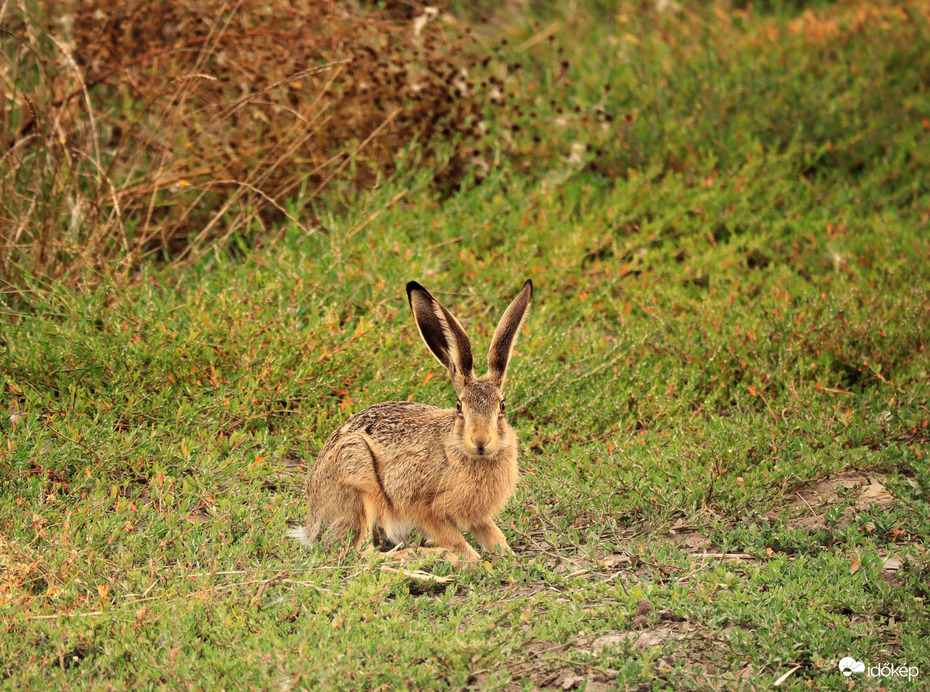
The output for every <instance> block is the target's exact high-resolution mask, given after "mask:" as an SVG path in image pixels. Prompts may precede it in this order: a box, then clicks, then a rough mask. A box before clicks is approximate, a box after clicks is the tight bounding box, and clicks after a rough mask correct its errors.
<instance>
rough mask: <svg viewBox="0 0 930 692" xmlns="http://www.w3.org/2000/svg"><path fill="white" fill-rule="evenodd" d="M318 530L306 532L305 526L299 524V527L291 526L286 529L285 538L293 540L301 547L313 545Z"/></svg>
mask: <svg viewBox="0 0 930 692" xmlns="http://www.w3.org/2000/svg"><path fill="white" fill-rule="evenodd" d="M319 533H320V531H319V529H316V530H314V531H308V530H307V525H306V524H301V525H300V526H293V527H291V528H290V529H288V532H287V536H288V538H293V539H294V540H296V541H297V542H298V543H300V544H301V545H307V546H309V545H313V541H314V540H316V538H317V536H318V535H319Z"/></svg>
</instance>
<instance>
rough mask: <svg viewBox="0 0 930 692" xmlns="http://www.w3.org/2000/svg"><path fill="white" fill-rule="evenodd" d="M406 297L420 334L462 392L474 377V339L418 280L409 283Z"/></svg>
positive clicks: (453, 383) (457, 390)
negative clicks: (472, 342)
mask: <svg viewBox="0 0 930 692" xmlns="http://www.w3.org/2000/svg"><path fill="white" fill-rule="evenodd" d="M407 299H408V300H409V301H410V309H411V310H413V319H415V320H416V323H417V328H418V329H419V330H420V336H422V337H423V341H425V342H426V345H427V346H428V347H429V350H430V351H432V352H433V355H434V356H436V358H437V360H439V362H440V363H442V364H443V365H444V366H445V367H446V369H448V371H449V374H450V375H451V376H452V386H453V387H455V391H456V392H459V393H460V392H461V391H462V390H463V389H464V388H465V385H467V384H468V383H469V382H471V381H472V380H474V379H475V372H474V369H473V366H472V356H471V342H469V340H468V336H467V335H466V334H465V330H464V329H462V325H460V324H459V321H458V320H457V319H455V317H453V316H452V313H451V312H449V311H448V310H446V309H445V308H444V307H443V306H442V303H440V302H439V301H438V300H436V299H435V298H433V296H432V295H431V294H430V292H429V291H427V290H426V289H425V288H423V287H422V286H421V285H420V284H418V283H417V282H416V281H411V282H410V283H409V284H407Z"/></svg>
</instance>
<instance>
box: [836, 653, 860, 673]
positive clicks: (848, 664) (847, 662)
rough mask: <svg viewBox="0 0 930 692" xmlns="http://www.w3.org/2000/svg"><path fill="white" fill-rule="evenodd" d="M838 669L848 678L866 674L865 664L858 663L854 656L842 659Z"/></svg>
mask: <svg viewBox="0 0 930 692" xmlns="http://www.w3.org/2000/svg"><path fill="white" fill-rule="evenodd" d="M837 667H838V668H839V669H840V672H841V673H842V674H843V675H845V676H846V677H847V678H848V677H849V676H850V675H852V674H853V673H864V672H865V664H864V663H863V662H862V661H857V660H856V659H854V658H853V657H852V656H846V657H845V658H843V659H841V660H840V662H839V665H838V666H837Z"/></svg>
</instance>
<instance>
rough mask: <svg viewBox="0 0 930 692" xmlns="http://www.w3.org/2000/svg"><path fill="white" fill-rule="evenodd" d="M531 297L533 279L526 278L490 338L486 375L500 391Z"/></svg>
mask: <svg viewBox="0 0 930 692" xmlns="http://www.w3.org/2000/svg"><path fill="white" fill-rule="evenodd" d="M532 297H533V281H532V280H531V279H527V280H526V283H524V284H523V289H522V290H521V291H520V293H519V294H518V295H517V297H516V298H514V301H513V302H512V303H511V304H510V307H509V308H507V310H505V311H504V316H503V317H501V321H500V323H499V324H498V325H497V329H495V330H494V337H493V338H492V339H491V350H490V351H488V376H489V378H490V379H491V381H492V382H493V383H494V384H495V385H497V388H498V389H500V390H501V391H503V390H504V377H505V375H506V374H507V363H509V362H510V354H511V353H513V345H514V344H515V343H516V341H517V334H518V333H519V332H520V328H521V327H522V326H523V321H524V320H525V319H526V313H527V311H528V310H529V308H530V298H532Z"/></svg>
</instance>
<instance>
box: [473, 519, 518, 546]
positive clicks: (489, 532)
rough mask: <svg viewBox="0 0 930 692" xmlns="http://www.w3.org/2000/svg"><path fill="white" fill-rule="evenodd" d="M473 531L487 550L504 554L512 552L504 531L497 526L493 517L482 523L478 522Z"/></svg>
mask: <svg viewBox="0 0 930 692" xmlns="http://www.w3.org/2000/svg"><path fill="white" fill-rule="evenodd" d="M471 532H472V533H473V534H475V538H477V539H478V543H480V544H481V547H482V548H484V549H485V550H490V551H500V552H501V553H503V554H507V553H512V552H513V551H512V550H511V549H510V546H509V545H507V539H506V538H504V532H503V531H501V530H500V529H499V528H497V524H495V523H494V520H493V519H488V520H487V521H486V522H484V523H482V524H476V525H475V526H472V527H471Z"/></svg>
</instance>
